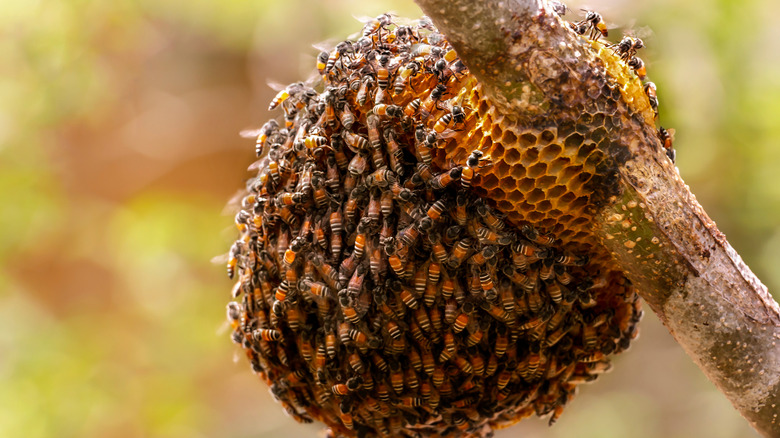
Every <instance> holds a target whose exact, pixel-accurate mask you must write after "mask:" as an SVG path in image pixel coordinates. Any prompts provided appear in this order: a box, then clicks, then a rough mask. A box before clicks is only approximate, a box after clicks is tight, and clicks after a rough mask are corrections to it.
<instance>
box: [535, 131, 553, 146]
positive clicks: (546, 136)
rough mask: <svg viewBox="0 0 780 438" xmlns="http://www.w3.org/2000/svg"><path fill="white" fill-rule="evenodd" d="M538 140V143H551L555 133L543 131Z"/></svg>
mask: <svg viewBox="0 0 780 438" xmlns="http://www.w3.org/2000/svg"><path fill="white" fill-rule="evenodd" d="M539 138H540V139H541V142H540V143H552V142H553V141H555V133H554V132H553V131H551V130H550V129H545V130H544V131H542V134H541V135H540V136H539Z"/></svg>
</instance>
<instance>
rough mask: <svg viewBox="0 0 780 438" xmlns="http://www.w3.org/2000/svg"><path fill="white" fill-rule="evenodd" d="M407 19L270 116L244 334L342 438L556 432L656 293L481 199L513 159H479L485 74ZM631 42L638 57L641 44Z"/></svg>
mask: <svg viewBox="0 0 780 438" xmlns="http://www.w3.org/2000/svg"><path fill="white" fill-rule="evenodd" d="M594 14H595V13H594ZM397 21H398V20H397V19H396V18H395V17H393V16H391V15H389V14H385V15H381V16H379V17H377V18H376V19H373V20H370V21H368V22H367V23H366V24H365V26H364V28H363V32H362V36H361V37H360V38H359V39H357V41H344V42H342V43H340V44H338V45H337V46H336V47H335V48H334V49H333V50H332V51H323V52H322V53H321V54H320V55H319V56H318V58H317V70H318V73H319V78H320V79H321V81H320V84H319V85H315V84H308V83H302V82H299V83H295V84H291V85H289V86H287V87H285V88H284V89H283V90H281V91H280V92H279V94H278V95H277V96H276V97H275V98H274V99H273V101H272V102H271V105H270V107H269V109H270V110H273V109H277V108H280V109H281V110H282V111H283V112H284V120H283V121H277V120H270V121H269V122H267V123H266V124H265V125H263V126H262V128H260V129H259V130H258V131H257V132H256V133H255V134H256V135H257V141H256V152H257V156H258V157H259V158H260V159H259V160H258V162H257V163H256V164H255V165H254V167H253V168H255V169H257V171H258V173H257V176H256V177H254V178H252V179H250V180H249V181H248V182H247V186H246V194H245V196H244V197H243V199H242V201H241V205H240V210H239V211H238V213H237V215H236V217H235V223H236V226H237V227H238V230H239V232H240V237H239V239H238V240H236V242H235V243H234V244H233V246H232V247H231V249H230V251H229V260H228V263H227V271H228V275H229V276H230V278H234V277H236V278H237V282H236V283H235V286H234V289H233V297H234V298H235V301H231V302H230V303H229V304H228V306H227V318H228V321H229V322H230V324H231V327H232V330H233V331H232V338H233V341H234V342H235V343H237V344H239V345H241V346H242V347H243V349H244V350H245V352H246V355H247V357H248V358H249V361H250V363H251V366H252V369H253V370H254V371H255V372H256V373H257V374H258V375H259V376H260V377H261V378H262V379H263V380H264V381H265V382H266V383H267V384H268V385H269V387H270V388H271V392H272V394H273V395H274V397H275V398H276V399H277V400H278V401H279V402H280V403H281V404H282V406H283V407H284V409H285V410H286V411H287V413H288V414H289V415H290V416H292V417H293V418H295V419H296V420H298V421H301V422H311V421H313V420H317V421H321V422H323V423H325V424H326V425H327V426H328V427H329V433H330V436H345V437H354V436H365V437H374V436H377V437H390V436H393V437H396V436H406V437H417V436H427V437H481V436H489V435H490V434H491V431H492V430H493V429H494V428H498V427H503V426H506V425H509V424H512V423H515V422H517V421H519V420H521V419H523V418H525V417H528V416H531V415H533V414H536V415H539V416H546V415H549V422H550V424H552V423H554V422H555V421H556V420H557V419H558V418H559V417H560V415H561V413H562V412H563V409H564V406H565V405H566V403H568V402H569V401H570V400H571V399H572V398H573V397H574V395H575V392H576V387H577V385H578V384H581V383H586V382H591V381H593V380H594V379H596V378H597V377H598V376H599V375H600V374H601V373H603V372H605V371H607V370H608V369H609V368H610V361H609V357H608V356H609V355H611V354H616V353H619V352H621V351H623V350H625V349H627V348H628V346H629V343H630V341H631V340H632V339H633V338H635V337H636V334H637V323H638V321H639V319H640V318H641V315H642V312H641V310H640V307H639V301H638V297H637V295H636V293H635V292H634V290H633V288H632V287H631V285H630V284H628V282H627V280H625V279H624V278H622V276H620V275H617V274H616V273H614V272H610V271H608V270H604V269H600V268H599V266H601V265H599V264H598V263H595V262H594V261H593V260H590V259H589V257H588V256H586V255H585V254H584V253H582V252H581V251H578V250H577V249H571V248H568V247H567V245H566V244H565V242H564V241H562V240H561V239H560V238H558V237H556V235H554V234H552V233H550V232H547V231H544V230H543V229H542V228H538V227H536V226H534V224H533V223H531V222H525V223H522V221H516V220H512V219H511V218H510V217H508V216H507V214H506V213H505V212H502V211H501V210H500V209H499V208H497V207H496V206H495V205H493V204H492V203H491V202H490V201H489V200H487V199H485V198H484V197H483V196H480V193H479V191H477V190H476V188H478V187H477V186H479V185H480V184H481V182H482V181H483V180H486V178H487V175H492V173H493V172H503V170H502V166H503V165H504V161H501V160H504V158H499V155H498V153H497V152H496V149H495V146H493V147H492V149H487V148H482V146H481V145H484V143H479V145H480V147H479V148H478V147H474V146H473V145H474V144H475V141H476V140H474V139H475V138H476V137H475V134H474V133H475V132H481V131H482V130H484V129H487V128H485V126H486V125H484V124H483V119H484V117H483V115H482V114H481V113H480V111H479V110H478V109H477V105H478V103H477V102H476V101H475V100H474V99H473V90H474V89H475V87H476V83H475V82H476V81H475V80H474V78H473V77H472V76H471V75H470V74H469V72H468V70H467V68H466V67H465V65H464V64H463V63H462V62H461V61H460V60H459V58H458V56H457V54H456V53H455V51H454V50H453V48H452V47H451V46H450V44H449V43H448V42H447V40H446V39H445V38H444V36H443V35H441V34H439V33H438V32H437V31H436V29H435V28H434V26H433V25H432V23H431V22H430V20H429V19H427V18H425V17H423V18H422V19H421V20H419V21H417V22H413V23H407V24H403V23H399V22H397ZM600 23H601V20H600V18H598V20H597V19H596V18H594V16H592V15H591V14H590V13H589V14H588V15H587V17H586V18H585V20H583V21H582V22H579V23H576V29H575V30H577V32H578V33H581V34H584V33H585V31H587V30H588V29H589V28H590V29H591V30H593V29H595V30H598V31H599V32H600V34H606V27H604V31H603V32H602V31H601V29H602V26H601V25H600ZM572 26H573V27H574V26H575V25H572ZM583 26H585V30H583V31H582V32H580V31H579V29H581V28H582V27H583ZM591 33H592V32H591ZM594 36H596V35H594ZM626 44H629V43H626ZM626 44H623V43H622V42H621V43H620V44H618V45H616V46H615V47H614V50H615V51H616V53H619V54H620V56H621V57H622V58H629V59H633V58H632V56H633V52H634V51H636V50H637V49H639V48H641V43H640V44H639V45H638V46H637V44H636V42H635V41H631V42H630V46H629V45H626ZM541 137H542V138H546V137H545V134H542V135H541ZM483 138H484V137H483ZM546 141H547V142H548V143H549V142H550V140H549V139H547V140H546ZM469 148H470V150H469ZM480 148H482V149H480ZM507 157H509V154H507ZM507 159H508V158H507ZM580 167H582V166H580ZM573 178H574V177H572V179H573ZM572 190H574V189H572ZM566 197H567V195H565V194H564V195H563V196H562V198H566ZM567 202H570V201H567ZM570 203H572V204H575V205H574V206H575V207H576V202H570ZM561 220H563V219H561ZM572 248H573V247H572Z"/></svg>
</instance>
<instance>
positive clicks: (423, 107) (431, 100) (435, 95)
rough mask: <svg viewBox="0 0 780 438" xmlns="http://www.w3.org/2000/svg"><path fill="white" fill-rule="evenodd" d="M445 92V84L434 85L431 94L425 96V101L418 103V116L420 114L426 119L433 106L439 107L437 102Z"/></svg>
mask: <svg viewBox="0 0 780 438" xmlns="http://www.w3.org/2000/svg"><path fill="white" fill-rule="evenodd" d="M446 92H447V86H446V85H444V84H438V85H436V87H435V88H434V89H433V91H431V94H429V95H428V97H427V98H425V101H423V102H422V103H421V104H420V109H419V111H420V116H422V119H423V120H424V119H427V118H428V117H429V116H430V115H431V112H433V110H434V108H435V109H439V107H438V103H439V101H440V100H441V98H442V96H444V93H446Z"/></svg>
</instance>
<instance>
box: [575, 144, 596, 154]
mask: <svg viewBox="0 0 780 438" xmlns="http://www.w3.org/2000/svg"><path fill="white" fill-rule="evenodd" d="M595 149H596V144H595V143H593V142H590V141H588V142H585V143H583V144H582V146H580V149H579V150H578V151H577V156H578V157H580V158H585V157H587V156H588V155H590V153H591V152H593V151H594V150H595Z"/></svg>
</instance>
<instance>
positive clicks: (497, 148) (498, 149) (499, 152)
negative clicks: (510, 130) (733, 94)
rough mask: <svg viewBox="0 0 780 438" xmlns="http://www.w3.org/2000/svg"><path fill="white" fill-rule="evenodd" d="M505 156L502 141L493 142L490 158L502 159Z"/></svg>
mask: <svg viewBox="0 0 780 438" xmlns="http://www.w3.org/2000/svg"><path fill="white" fill-rule="evenodd" d="M503 157H504V145H502V144H501V143H493V149H492V150H491V151H490V158H491V159H493V160H501V159H503Z"/></svg>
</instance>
